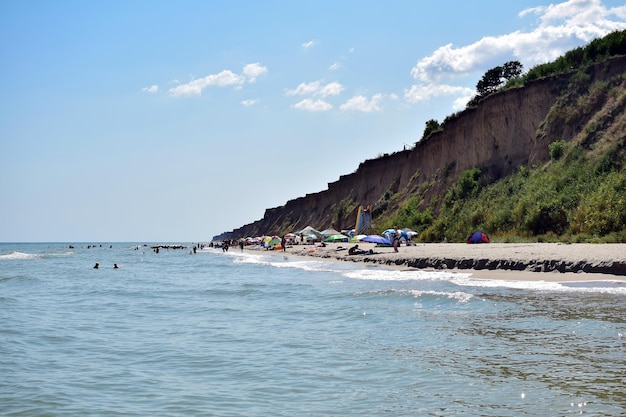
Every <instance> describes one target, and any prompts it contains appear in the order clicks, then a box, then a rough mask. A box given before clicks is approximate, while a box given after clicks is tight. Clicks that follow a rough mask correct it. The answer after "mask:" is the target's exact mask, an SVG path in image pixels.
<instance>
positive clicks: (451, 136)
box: [214, 57, 626, 240]
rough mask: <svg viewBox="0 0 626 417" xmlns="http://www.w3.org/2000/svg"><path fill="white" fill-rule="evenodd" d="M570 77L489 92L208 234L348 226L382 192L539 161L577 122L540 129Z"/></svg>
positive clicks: (624, 63)
mask: <svg viewBox="0 0 626 417" xmlns="http://www.w3.org/2000/svg"><path fill="white" fill-rule="evenodd" d="M625 70H626V57H620V58H614V59H612V60H610V61H608V62H605V63H602V64H597V65H596V66H595V67H594V68H592V69H590V70H589V71H588V73H589V74H590V76H591V78H592V80H603V79H608V78H611V77H613V76H614V75H617V74H622V73H624V71H625ZM571 76H572V75H564V76H560V77H557V78H550V79H543V80H538V81H534V82H531V83H528V84H527V85H526V86H524V87H523V88H519V89H513V90H507V91H505V92H502V93H498V94H494V95H491V96H489V97H487V98H486V99H485V100H483V101H482V102H481V103H480V105H479V106H478V107H476V108H472V109H467V110H465V111H463V112H461V113H459V114H458V115H456V117H451V118H448V120H446V122H445V126H444V129H443V130H442V131H439V132H435V133H433V134H432V135H431V136H430V137H429V138H428V139H426V140H423V141H421V142H419V143H417V144H416V146H415V148H413V149H411V150H405V151H401V152H397V153H394V154H391V155H385V156H383V157H380V158H377V159H372V160H367V161H365V162H363V163H361V164H360V165H359V167H358V169H357V170H356V171H355V172H354V173H352V174H349V175H344V176H342V177H340V178H339V180H338V181H336V182H333V183H329V184H328V189H327V190H325V191H321V192H319V193H314V194H308V195H306V196H304V197H300V198H297V199H295V200H291V201H288V202H287V203H286V204H285V205H284V206H281V207H276V208H271V209H268V210H266V212H265V215H264V217H263V219H261V220H258V221H256V222H254V223H251V224H248V225H245V226H243V227H241V228H239V229H235V230H233V231H232V232H227V233H224V234H222V235H219V236H215V237H214V240H221V239H225V238H240V237H246V236H259V235H264V234H282V233H286V232H288V231H294V230H298V229H301V228H303V227H305V226H307V225H309V224H310V225H312V226H313V227H317V228H320V229H325V228H328V227H334V228H335V229H337V230H340V229H342V228H351V227H353V225H354V222H355V219H356V208H357V207H358V206H359V205H363V206H368V205H372V206H374V207H376V206H377V205H379V204H380V202H381V201H384V197H385V195H387V196H388V195H395V194H397V193H400V194H401V195H403V196H404V197H405V198H409V197H410V196H414V195H418V196H419V197H420V199H421V200H422V201H423V203H424V204H427V203H428V202H429V201H430V200H431V199H432V198H433V197H435V196H437V195H440V194H441V193H443V192H444V191H445V188H446V187H447V185H448V184H449V183H451V182H452V181H455V180H456V179H457V178H458V176H459V175H460V173H462V172H463V171H466V170H468V169H471V168H474V167H480V168H482V169H484V170H487V171H488V172H489V174H490V175H491V177H492V178H494V179H498V178H501V177H504V176H506V175H508V174H510V173H512V172H513V171H515V170H517V169H518V167H519V166H520V165H527V166H533V165H536V164H539V163H542V162H545V161H546V160H548V159H549V152H548V145H549V144H550V143H551V142H553V141H554V140H560V139H565V140H570V139H571V138H572V137H573V136H574V135H575V134H576V133H577V129H579V128H581V127H582V126H583V125H584V123H583V121H578V120H573V121H572V122H571V124H570V125H568V126H559V127H556V128H555V127H554V126H553V127H552V128H551V129H549V131H550V132H551V134H549V135H546V134H545V129H543V132H544V133H542V134H540V133H539V130H540V127H541V125H542V123H543V122H544V121H545V120H546V117H547V115H548V114H549V112H550V110H551V108H553V106H554V105H555V102H556V100H557V99H558V98H559V97H560V96H562V95H563V94H564V91H565V90H566V89H567V86H568V83H569V81H570V80H569V79H570V77H571ZM544 127H545V126H544ZM375 220H376V219H375V218H374V221H375Z"/></svg>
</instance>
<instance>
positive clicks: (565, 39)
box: [411, 0, 626, 82]
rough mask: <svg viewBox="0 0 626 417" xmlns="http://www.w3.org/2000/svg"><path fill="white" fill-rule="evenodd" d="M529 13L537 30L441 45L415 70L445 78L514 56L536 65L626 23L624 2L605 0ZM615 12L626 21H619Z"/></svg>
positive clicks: (423, 76) (579, 0) (432, 78)
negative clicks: (614, 4)
mask: <svg viewBox="0 0 626 417" xmlns="http://www.w3.org/2000/svg"><path fill="white" fill-rule="evenodd" d="M529 14H535V15H537V20H538V22H539V25H538V26H537V27H536V28H535V29H534V30H533V31H530V32H521V31H516V32H513V33H509V34H505V35H500V36H486V37H484V38H482V39H480V40H479V41H478V42H476V43H473V44H471V45H466V46H462V47H458V48H457V47H454V46H453V45H452V44H448V45H445V46H442V47H441V48H439V49H437V50H436V51H435V52H433V54H432V55H430V56H428V57H425V58H423V59H421V60H419V61H418V62H417V64H416V65H415V66H414V67H413V69H412V70H411V75H412V76H413V78H415V79H418V80H421V81H423V82H440V81H442V80H449V79H454V78H458V77H464V76H468V75H471V74H475V73H480V72H484V71H486V70H487V69H489V68H490V67H493V66H495V65H500V64H502V63H504V62H506V61H510V60H513V59H515V60H518V61H520V62H521V63H522V64H523V65H524V67H525V68H531V67H533V66H535V65H537V64H540V63H544V62H548V61H551V60H553V59H556V58H557V57H559V56H561V55H562V54H563V53H565V52H566V51H568V50H570V49H573V48H575V47H576V46H580V45H583V44H586V43H588V42H590V41H591V40H593V39H594V38H598V37H601V36H604V35H606V34H607V33H609V32H611V31H614V30H623V29H624V28H626V22H624V20H623V19H624V16H625V15H626V9H625V6H620V7H618V8H614V9H607V8H606V7H605V6H603V5H602V3H601V1H600V0H569V1H566V2H563V3H559V4H552V5H550V6H547V7H535V8H530V9H526V10H523V11H522V12H520V13H519V16H520V17H524V16H527V15H529ZM615 17H617V18H621V19H622V20H621V21H619V20H615V19H614V18H615ZM612 18H613V20H611V19H612Z"/></svg>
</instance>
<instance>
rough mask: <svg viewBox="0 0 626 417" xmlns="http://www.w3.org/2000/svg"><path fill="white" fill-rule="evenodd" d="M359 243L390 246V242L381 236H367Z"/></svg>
mask: <svg viewBox="0 0 626 417" xmlns="http://www.w3.org/2000/svg"><path fill="white" fill-rule="evenodd" d="M361 242H370V243H378V244H382V245H391V242H390V241H389V240H387V239H385V238H384V237H382V236H378V235H367V236H365V237H364V238H362V239H361Z"/></svg>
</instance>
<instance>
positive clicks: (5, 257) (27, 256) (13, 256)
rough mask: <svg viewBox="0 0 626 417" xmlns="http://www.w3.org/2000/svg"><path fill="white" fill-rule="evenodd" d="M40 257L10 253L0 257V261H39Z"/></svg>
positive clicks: (22, 253) (37, 255) (30, 254)
mask: <svg viewBox="0 0 626 417" xmlns="http://www.w3.org/2000/svg"><path fill="white" fill-rule="evenodd" d="M41 257H42V255H39V254H34V253H24V252H11V253H7V254H4V255H0V259H39V258H41Z"/></svg>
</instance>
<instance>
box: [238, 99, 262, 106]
mask: <svg viewBox="0 0 626 417" xmlns="http://www.w3.org/2000/svg"><path fill="white" fill-rule="evenodd" d="M258 102H259V99H258V98H257V99H248V100H244V101H242V102H241V104H242V105H244V106H246V107H250V106H254V105H255V104H257V103H258Z"/></svg>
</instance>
